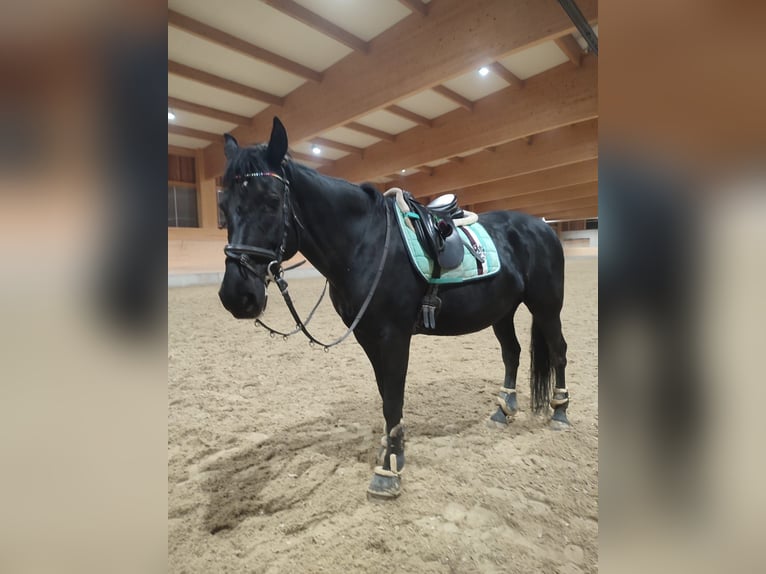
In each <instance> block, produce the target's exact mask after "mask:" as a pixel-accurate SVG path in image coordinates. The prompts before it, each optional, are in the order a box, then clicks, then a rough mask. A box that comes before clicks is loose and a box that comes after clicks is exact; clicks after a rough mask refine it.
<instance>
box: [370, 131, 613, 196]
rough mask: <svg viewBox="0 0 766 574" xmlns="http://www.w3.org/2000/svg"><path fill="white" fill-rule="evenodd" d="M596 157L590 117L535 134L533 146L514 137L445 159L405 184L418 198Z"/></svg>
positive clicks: (408, 179) (596, 139) (409, 178)
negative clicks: (434, 170) (483, 149)
mask: <svg viewBox="0 0 766 574" xmlns="http://www.w3.org/2000/svg"><path fill="white" fill-rule="evenodd" d="M368 149H369V148H368ZM596 157H598V122H597V121H595V120H591V121H588V122H583V123H580V124H577V125H574V126H565V127H562V128H558V129H555V130H551V131H549V132H545V133H541V134H538V136H537V141H536V142H535V145H533V146H528V145H527V144H526V143H525V142H524V140H517V141H512V142H509V143H506V144H503V145H501V146H498V148H497V151H496V152H495V153H494V154H490V153H478V154H474V155H471V156H468V157H466V158H463V161H462V162H459V163H458V162H455V163H453V162H450V163H446V164H444V165H441V166H439V170H438V172H437V173H436V174H434V176H433V177H425V176H421V175H420V174H415V175H413V176H411V177H408V178H407V186H408V189H409V190H410V191H411V192H412V193H413V195H414V196H415V197H418V198H419V197H424V196H428V195H435V194H437V193H446V192H448V191H454V190H456V189H457V190H459V189H462V188H466V187H468V186H475V185H477V184H483V183H487V182H492V181H496V180H499V179H504V178H508V177H516V176H521V175H524V174H531V173H537V172H540V171H543V170H550V169H551V168H554V167H559V166H565V165H570V164H574V163H579V162H583V161H587V160H592V159H594V158H596Z"/></svg>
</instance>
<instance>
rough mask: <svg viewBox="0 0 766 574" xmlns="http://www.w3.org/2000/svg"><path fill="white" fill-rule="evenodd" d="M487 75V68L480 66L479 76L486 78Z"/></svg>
mask: <svg viewBox="0 0 766 574" xmlns="http://www.w3.org/2000/svg"><path fill="white" fill-rule="evenodd" d="M487 74H489V68H487V67H486V66H482V67H481V68H479V75H480V76H486V75H487Z"/></svg>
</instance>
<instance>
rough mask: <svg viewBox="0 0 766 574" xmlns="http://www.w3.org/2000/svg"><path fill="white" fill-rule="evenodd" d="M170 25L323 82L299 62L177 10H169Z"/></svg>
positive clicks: (286, 70) (292, 72) (319, 76)
mask: <svg viewBox="0 0 766 574" xmlns="http://www.w3.org/2000/svg"><path fill="white" fill-rule="evenodd" d="M168 24H169V25H171V26H173V27H175V28H178V29H179V30H184V31H186V32H189V33H190V34H194V35H195V36H199V37H200V38H202V39H203V40H207V41H209V42H213V43H214V44H218V45H220V46H223V47H224V48H229V49H230V50H234V51H235V52H239V53H240V54H244V55H245V56H249V57H250V58H253V59H255V60H260V61H261V62H266V63H267V64H270V65H272V66H274V67H275V68H279V69H280V70H284V71H285V72H290V73H291V74H294V75H296V76H298V77H300V78H304V79H306V80H311V81H312V82H321V81H322V74H321V73H319V72H317V71H315V70H312V69H311V68H308V67H306V66H303V65H301V64H299V63H297V62H293V61H292V60H289V59H287V58H284V57H282V56H280V55H279V54H275V53H274V52H269V51H268V50H264V49H263V48H260V47H258V46H256V45H255V44H251V43H250V42H246V41H245V40H243V39H241V38H237V37H236V36H232V35H231V34H227V33H226V32H224V31H222V30H218V29H217V28H213V27H212V26H208V25H207V24H205V23H203V22H199V21H198V20H194V19H193V18H189V17H188V16H185V15H183V14H181V13H180V12H176V11H175V10H168Z"/></svg>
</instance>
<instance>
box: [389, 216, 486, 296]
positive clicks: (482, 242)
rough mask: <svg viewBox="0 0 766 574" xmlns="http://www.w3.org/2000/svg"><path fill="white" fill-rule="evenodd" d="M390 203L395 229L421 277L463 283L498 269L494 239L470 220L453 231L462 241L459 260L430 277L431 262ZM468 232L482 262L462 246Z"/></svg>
mask: <svg viewBox="0 0 766 574" xmlns="http://www.w3.org/2000/svg"><path fill="white" fill-rule="evenodd" d="M393 204H394V211H395V212H396V219H397V220H398V221H399V231H401V232H402V238H403V239H404V243H405V245H407V252H408V253H409V254H410V261H412V264H413V265H414V266H415V269H417V270H418V272H419V273H420V275H422V277H423V279H425V280H426V281H428V282H429V283H438V284H444V283H463V282H465V281H476V280H477V279H484V278H485V277H490V276H492V275H494V274H495V273H497V272H498V271H499V270H500V258H499V257H498V255H497V247H495V243H494V241H492V238H491V237H490V236H489V234H488V233H487V230H486V229H484V226H483V225H482V224H481V223H478V222H477V223H474V224H472V225H468V226H465V227H458V228H457V232H458V234H459V235H460V239H462V241H463V262H462V263H461V264H460V265H459V266H458V267H456V268H455V269H450V270H449V271H442V274H441V277H439V278H436V279H434V278H433V277H432V274H433V268H434V264H433V261H431V259H430V258H429V257H428V256H427V255H426V254H425V252H424V251H423V247H422V246H421V245H420V242H419V241H418V238H417V235H415V232H414V231H413V230H412V229H410V228H409V227H408V226H407V223H406V221H405V220H406V217H405V215H404V214H403V213H402V211H401V209H399V207H398V206H397V205H396V202H393ZM468 235H471V236H472V238H473V239H474V241H475V242H476V243H477V244H478V245H479V246H480V248H481V250H482V252H483V253H484V257H485V261H484V262H483V263H482V262H480V261H477V260H476V257H474V256H473V255H472V254H471V252H470V251H468V249H466V247H465V245H466V244H468V245H470V240H469V238H468Z"/></svg>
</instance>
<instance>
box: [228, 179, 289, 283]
mask: <svg viewBox="0 0 766 574" xmlns="http://www.w3.org/2000/svg"><path fill="white" fill-rule="evenodd" d="M254 177H273V178H275V179H278V180H279V181H281V182H282V186H283V187H282V189H283V194H282V198H283V200H284V201H283V205H282V216H283V217H282V241H281V243H280V244H279V247H278V248H277V250H276V251H274V250H272V249H265V248H263V247H255V246H252V245H245V244H242V243H228V244H227V245H226V247H224V248H223V252H224V253H225V254H226V260H227V261H229V260H233V261H236V262H237V263H238V264H239V265H241V266H242V267H244V268H245V269H247V270H248V271H250V272H251V273H252V274H253V275H255V276H256V277H258V278H259V279H262V280H263V282H264V284H266V285H268V283H269V282H270V281H274V280H275V278H276V277H278V276H279V275H281V273H282V260H283V259H284V256H285V245H286V243H287V232H288V229H289V224H288V218H289V217H290V216H293V217H294V214H293V211H292V209H291V204H290V182H289V181H287V178H285V176H284V172H283V173H282V175H279V174H278V173H274V172H273V171H255V172H252V173H246V174H244V175H242V176H237V177H236V178H235V181H237V182H239V181H242V185H243V186H244V187H247V182H248V180H249V179H251V178H254ZM253 261H260V262H265V263H266V264H267V266H266V276H265V277H263V278H262V277H260V276H259V275H258V272H257V271H256V270H255V268H254V267H253Z"/></svg>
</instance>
